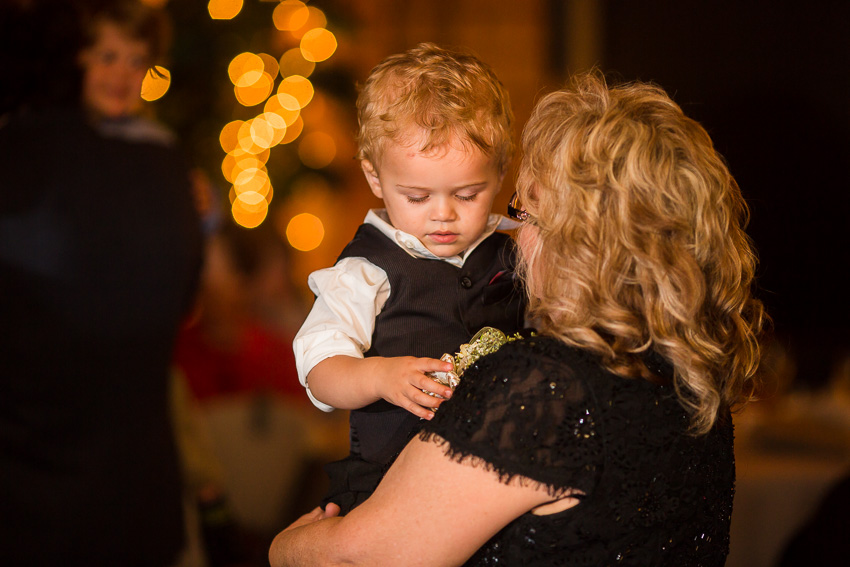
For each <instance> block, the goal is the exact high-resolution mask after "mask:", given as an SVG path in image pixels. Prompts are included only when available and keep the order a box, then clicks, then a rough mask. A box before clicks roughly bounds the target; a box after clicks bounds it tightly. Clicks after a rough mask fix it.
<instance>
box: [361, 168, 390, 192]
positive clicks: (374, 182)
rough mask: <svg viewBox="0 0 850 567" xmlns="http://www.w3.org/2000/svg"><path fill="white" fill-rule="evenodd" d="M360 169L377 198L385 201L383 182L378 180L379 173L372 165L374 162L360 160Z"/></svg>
mask: <svg viewBox="0 0 850 567" xmlns="http://www.w3.org/2000/svg"><path fill="white" fill-rule="evenodd" d="M360 169H362V170H363V175H365V176H366V183H368V184H369V188H370V189H371V190H372V193H374V194H375V197H377V198H378V199H383V198H384V193H383V191H382V190H381V180H380V178H378V171H377V170H376V169H375V166H374V165H372V162H371V161H369V160H368V159H362V160H360Z"/></svg>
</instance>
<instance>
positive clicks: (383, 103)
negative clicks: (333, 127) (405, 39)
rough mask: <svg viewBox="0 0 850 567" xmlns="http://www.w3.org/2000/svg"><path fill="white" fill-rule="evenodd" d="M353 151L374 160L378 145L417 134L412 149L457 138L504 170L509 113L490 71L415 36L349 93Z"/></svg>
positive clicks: (473, 59) (507, 157)
mask: <svg viewBox="0 0 850 567" xmlns="http://www.w3.org/2000/svg"><path fill="white" fill-rule="evenodd" d="M357 118H358V123H359V131H358V135H357V142H358V146H359V151H358V154H357V158H358V159H360V160H368V161H369V162H371V163H372V164H373V165H374V166H375V167H378V166H379V163H380V157H381V152H382V150H383V147H384V146H383V145H384V144H386V143H388V142H394V143H402V144H407V143H410V142H411V141H412V140H411V139H408V138H411V137H412V136H418V135H419V133H420V132H421V133H424V136H423V137H422V140H423V143H422V145H421V147H419V148H418V149H419V151H422V152H427V151H429V150H432V149H435V148H440V147H442V146H444V145H445V144H447V143H449V142H452V141H458V142H460V143H462V144H471V145H472V146H474V147H477V148H478V149H480V150H481V151H482V152H484V153H485V154H486V155H489V156H492V157H493V158H494V159H495V160H496V165H497V166H498V168H499V170H500V171H501V172H502V173H504V172H505V171H506V170H507V167H508V164H509V163H510V158H511V155H512V153H513V130H512V128H513V126H512V123H513V112H512V111H511V102H510V97H509V96H508V92H507V91H506V90H505V88H504V86H503V85H502V83H501V82H500V81H499V79H498V78H497V77H496V74H495V73H494V72H493V70H492V69H491V68H490V66H489V65H487V64H485V63H484V62H482V61H481V60H479V59H478V58H477V57H475V56H474V55H472V54H470V53H465V52H461V51H452V50H448V49H444V48H441V47H438V46H437V45H434V44H432V43H421V44H419V45H417V46H416V47H414V48H413V49H410V50H408V51H406V52H404V53H400V54H397V55H391V56H390V57H387V58H386V59H384V61H382V62H381V63H380V64H379V65H377V66H376V67H375V68H374V69H372V72H371V73H370V74H369V77H368V78H367V79H366V82H365V83H364V84H363V85H362V87H361V89H360V93H359V96H358V98H357Z"/></svg>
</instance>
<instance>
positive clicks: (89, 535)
mask: <svg viewBox="0 0 850 567" xmlns="http://www.w3.org/2000/svg"><path fill="white" fill-rule="evenodd" d="M77 5H78V4H76V3H68V2H59V3H55V2H38V1H30V2H24V1H20V2H16V3H11V4H5V5H4V6H3V8H2V10H3V13H2V14H0V16H2V17H0V22H2V24H0V25H2V28H3V29H2V30H0V32H2V33H0V37H2V39H0V41H2V43H3V46H2V47H3V49H2V50H0V52H2V58H3V60H2V64H3V68H4V70H6V71H9V72H12V73H17V72H20V74H19V75H13V76H12V77H11V79H12V80H11V81H10V83H11V84H10V88H9V89H4V94H3V98H2V104H3V107H2V120H0V167H2V171H3V174H4V175H3V180H2V181H0V298H2V299H0V301H2V303H3V305H2V307H0V329H2V332H3V340H2V341H0V517H2V518H3V524H4V529H3V530H2V533H0V564H4V565H20V566H26V565H87V566H98V565H124V566H146V567H147V566H166V565H172V564H174V563H175V562H176V561H177V560H178V557H179V554H180V551H181V549H183V547H184V531H185V529H184V520H183V508H182V506H183V503H182V502H183V501H182V481H181V476H180V468H179V460H178V454H177V452H176V450H175V437H174V432H173V429H172V420H171V417H170V414H169V410H170V407H169V380H170V374H171V360H172V351H173V346H174V340H175V336H176V333H177V330H178V327H179V325H180V322H181V320H182V319H183V318H184V316H185V315H186V314H187V312H188V311H189V309H190V308H191V306H192V301H193V299H194V294H195V288H196V284H197V278H198V273H199V268H200V263H201V234H200V225H199V220H198V217H197V213H196V210H195V207H194V205H193V199H192V194H191V186H190V181H189V173H188V169H187V167H186V164H185V163H184V161H183V160H182V159H181V157H180V156H179V154H178V153H176V152H175V151H173V149H172V148H170V147H168V146H166V145H163V144H162V143H161V142H159V141H157V140H153V139H151V138H150V137H142V138H136V139H135V140H132V139H131V137H130V136H115V137H111V138H107V137H105V136H104V135H103V131H102V130H100V129H95V128H93V127H92V126H93V124H96V123H97V121H96V120H93V118H92V111H91V108H87V107H86V105H85V104H84V103H82V102H81V101H83V100H84V99H85V97H84V96H83V93H85V92H87V90H86V89H87V87H86V86H85V85H86V84H87V83H88V82H89V80H90V79H91V76H90V75H88V71H90V70H91V68H92V65H93V63H92V62H91V61H90V59H91V57H89V56H88V55H86V54H87V53H89V54H90V53H91V52H90V51H87V50H88V49H90V47H91V45H92V44H90V42H87V41H86V40H85V38H84V37H83V33H82V32H83V30H82V27H77V26H74V25H73V22H75V21H80V20H78V19H76V18H78V17H79V16H81V15H82V16H84V15H86V14H80V12H79V11H78V10H77V9H76V7H77ZM143 45H144V44H143ZM142 51H144V50H142ZM80 54H83V55H82V56H80ZM153 56H154V53H152V52H149V53H140V57H141V62H140V64H141V65H150V64H152V63H153ZM109 58H110V56H107V57H106V59H109ZM78 63H81V64H82V66H78V65H77V64H78ZM94 64H98V63H94ZM143 74H144V70H142V72H141V75H142V76H143ZM134 88H135V97H136V98H138V96H139V92H138V86H137V87H134ZM117 90H118V89H116V91H117ZM128 98H132V97H128Z"/></svg>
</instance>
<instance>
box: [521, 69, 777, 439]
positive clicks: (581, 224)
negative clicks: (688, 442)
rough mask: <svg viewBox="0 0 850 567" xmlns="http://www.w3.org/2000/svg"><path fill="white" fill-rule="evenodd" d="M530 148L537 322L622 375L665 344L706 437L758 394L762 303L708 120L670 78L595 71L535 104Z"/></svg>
mask: <svg viewBox="0 0 850 567" xmlns="http://www.w3.org/2000/svg"><path fill="white" fill-rule="evenodd" d="M522 146H523V153H524V155H523V162H522V165H521V166H520V171H519V177H518V180H517V190H518V193H519V196H520V199H521V200H522V202H523V203H524V204H525V207H526V209H527V210H528V211H529V212H530V213H531V215H532V221H533V224H534V225H536V227H535V226H525V227H523V229H522V230H532V231H534V230H536V231H537V238H536V244H535V245H534V246H533V249H532V250H531V251H527V254H528V257H525V258H523V259H522V262H521V266H520V268H521V272H522V274H523V276H524V277H525V278H526V283H527V288H528V289H529V290H531V292H530V293H529V296H530V297H529V299H530V309H531V312H532V314H533V315H534V316H536V317H537V319H538V322H539V325H540V328H541V331H542V332H544V333H546V334H549V335H553V336H556V337H558V338H560V339H562V340H564V341H565V342H567V343H569V344H573V345H576V346H579V347H583V348H586V349H589V350H591V351H593V352H595V353H598V354H599V355H601V357H602V359H603V363H604V365H605V366H606V367H607V368H609V369H610V370H611V371H613V372H615V373H617V374H620V375H623V376H627V377H641V376H642V377H645V378H651V373H650V372H649V371H648V369H647V368H646V366H645V364H644V362H643V356H642V355H643V354H644V353H646V352H648V351H651V350H654V351H656V352H657V353H659V354H661V355H662V356H664V357H665V358H666V359H667V360H668V361H670V362H671V363H672V364H673V367H674V369H675V382H674V384H675V387H676V391H677V392H678V394H679V398H680V399H681V401H682V403H683V404H684V405H685V407H687V408H689V409H690V410H691V415H692V430H693V432H694V433H697V434H699V433H705V432H707V431H709V430H710V429H711V427H712V426H713V424H714V422H715V420H716V419H717V416H718V411H719V409H720V408H734V407H736V406H738V405H740V404H742V403H745V402H746V401H748V400H750V399H751V398H752V397H753V393H754V389H755V378H754V376H755V372H756V369H757V367H758V364H759V358H760V350H759V342H758V339H759V335H760V333H761V329H762V325H763V324H764V322H765V320H766V314H765V312H764V309H763V306H762V304H761V302H760V301H758V300H757V299H754V298H753V297H752V295H751V287H752V284H753V277H754V271H755V266H756V256H755V252H754V250H753V247H752V245H751V242H750V240H749V238H748V237H747V235H746V234H745V233H744V230H743V227H744V226H745V225H746V222H747V220H748V209H747V205H746V203H745V202H744V199H743V197H742V196H741V192H740V190H739V188H738V185H737V184H736V182H735V180H734V179H733V178H732V175H731V174H730V173H729V170H728V168H727V167H726V164H725V162H724V160H723V158H722V157H721V156H720V155H719V154H718V153H717V152H716V151H715V149H714V146H713V144H712V141H711V139H710V138H709V136H708V133H707V132H706V131H705V129H704V128H703V127H702V126H700V125H699V124H698V123H697V122H696V121H694V120H692V119H690V118H688V117H687V116H685V115H684V114H683V112H682V110H681V109H680V108H679V106H677V105H676V103H674V102H673V101H672V100H671V99H670V98H669V97H668V96H667V94H666V93H665V92H664V91H663V90H662V89H661V88H659V87H657V86H654V85H651V84H643V83H631V84H625V85H621V86H618V87H614V88H609V87H608V85H607V84H606V82H605V79H604V78H603V76H602V74H601V73H600V72H599V71H592V72H590V73H587V74H584V75H581V76H577V77H575V78H574V79H573V81H572V83H571V86H570V87H569V88H566V89H564V90H560V91H557V92H554V93H551V94H549V95H547V96H546V97H545V98H543V99H542V100H541V101H540V102H539V103H538V104H537V106H536V108H535V109H534V111H533V113H532V116H531V118H530V119H529V122H528V124H527V126H526V127H525V130H524V132H523V136H522ZM522 236H523V235H520V238H522Z"/></svg>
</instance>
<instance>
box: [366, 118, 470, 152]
mask: <svg viewBox="0 0 850 567" xmlns="http://www.w3.org/2000/svg"><path fill="white" fill-rule="evenodd" d="M381 146H382V147H381V148H380V151H381V153H382V154H384V153H386V152H387V151H388V150H393V151H394V153H399V152H401V153H403V155H405V156H410V157H414V156H419V155H421V156H425V157H429V158H439V157H441V156H443V155H445V154H447V153H449V152H450V151H452V150H456V151H459V152H463V153H467V154H470V155H476V154H482V153H484V152H482V150H481V148H479V147H478V146H476V145H475V144H474V143H472V141H471V140H468V139H466V138H464V137H462V136H460V135H458V134H457V133H452V134H450V135H449V137H447V138H433V137H430V136H429V135H428V132H427V131H426V130H425V129H423V128H420V127H418V126H408V127H406V128H404V129H403V130H401V131H400V132H398V133H397V134H396V135H395V136H393V137H388V138H386V139H385V140H384V143H383V144H382V145H381Z"/></svg>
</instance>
